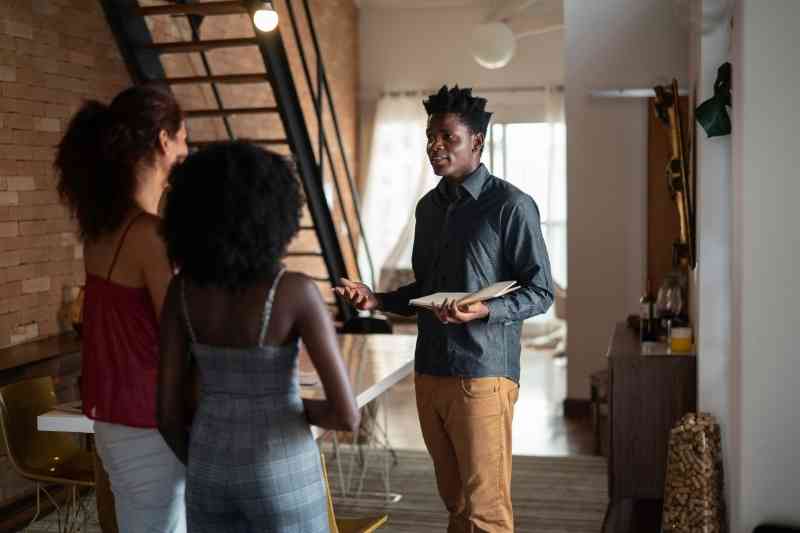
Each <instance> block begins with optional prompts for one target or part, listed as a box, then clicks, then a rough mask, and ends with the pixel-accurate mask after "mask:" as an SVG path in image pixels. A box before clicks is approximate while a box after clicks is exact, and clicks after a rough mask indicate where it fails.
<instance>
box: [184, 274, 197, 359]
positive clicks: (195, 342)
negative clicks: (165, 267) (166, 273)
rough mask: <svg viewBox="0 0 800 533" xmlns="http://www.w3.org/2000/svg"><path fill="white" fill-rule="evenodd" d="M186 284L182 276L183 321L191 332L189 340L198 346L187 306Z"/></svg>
mask: <svg viewBox="0 0 800 533" xmlns="http://www.w3.org/2000/svg"><path fill="white" fill-rule="evenodd" d="M185 286H186V283H185V281H184V278H183V276H181V305H182V307H183V319H184V320H185V321H186V329H187V330H188V331H189V338H190V339H191V340H192V343H193V344H197V337H196V336H195V334H194V328H193V327H192V321H191V320H189V306H188V305H187V304H186V289H185Z"/></svg>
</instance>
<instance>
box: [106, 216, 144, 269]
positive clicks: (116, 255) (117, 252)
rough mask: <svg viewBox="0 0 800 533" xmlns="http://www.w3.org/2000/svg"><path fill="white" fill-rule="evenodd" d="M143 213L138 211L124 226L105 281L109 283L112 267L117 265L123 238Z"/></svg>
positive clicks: (123, 242)
mask: <svg viewBox="0 0 800 533" xmlns="http://www.w3.org/2000/svg"><path fill="white" fill-rule="evenodd" d="M144 213H145V212H144V211H140V212H139V214H138V215H136V216H135V217H133V218H132V219H131V220H130V222H128V225H127V226H125V231H123V232H122V237H120V239H119V243H117V249H116V250H114V258H113V259H112V260H111V266H110V267H108V274H107V275H106V280H108V281H111V274H112V273H113V272H114V267H115V266H116V264H117V258H118V257H119V252H120V250H122V245H123V244H125V237H127V236H128V231H130V229H131V226H133V223H134V222H136V221H137V220H138V219H139V217H141V216H142V215H144Z"/></svg>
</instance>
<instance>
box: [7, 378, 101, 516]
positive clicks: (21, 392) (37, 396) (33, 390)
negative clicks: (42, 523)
mask: <svg viewBox="0 0 800 533" xmlns="http://www.w3.org/2000/svg"><path fill="white" fill-rule="evenodd" d="M55 404H56V395H55V392H54V390H53V381H52V379H51V378H50V377H43V378H37V379H31V380H27V381H21V382H18V383H14V384H12V385H6V386H4V387H0V432H2V435H3V442H4V443H5V448H6V453H7V454H8V459H9V462H10V463H11V466H12V468H13V469H14V470H15V471H16V472H17V473H18V474H19V475H20V476H22V477H24V478H26V479H29V480H31V481H34V482H35V483H36V514H35V515H34V517H33V520H32V521H31V523H33V522H35V521H36V520H37V519H38V518H39V514H40V512H41V493H42V492H44V494H45V495H46V496H47V498H48V499H49V500H50V502H51V503H52V504H53V505H54V506H55V508H56V512H57V513H58V527H59V530H60V531H76V530H78V529H80V525H79V524H78V520H79V514H83V520H84V522H83V523H84V524H85V523H86V521H87V520H88V514H87V511H86V509H85V508H84V507H82V505H81V503H80V499H79V497H78V496H79V495H78V487H94V469H93V457H92V454H91V453H90V452H87V451H85V450H82V449H81V447H80V446H79V445H78V443H77V442H76V441H75V440H74V439H72V438H71V437H70V436H69V435H66V434H64V433H55V432H44V431H38V429H37V423H36V417H38V416H39V415H40V414H43V413H45V412H47V411H50V410H51V409H52V408H53V407H54V406H55ZM52 484H57V485H63V486H65V487H66V488H68V489H69V490H70V492H69V494H68V500H67V504H66V505H65V506H63V508H62V507H61V506H59V505H58V503H57V502H56V501H55V499H54V498H53V496H52V495H51V494H50V493H49V492H48V490H47V485H52ZM81 511H82V513H81Z"/></svg>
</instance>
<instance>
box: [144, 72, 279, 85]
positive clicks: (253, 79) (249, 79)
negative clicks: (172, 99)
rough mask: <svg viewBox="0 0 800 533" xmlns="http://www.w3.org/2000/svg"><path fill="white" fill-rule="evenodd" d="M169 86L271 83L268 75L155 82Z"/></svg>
mask: <svg viewBox="0 0 800 533" xmlns="http://www.w3.org/2000/svg"><path fill="white" fill-rule="evenodd" d="M154 81H158V82H161V83H166V84H169V85H187V84H192V83H229V84H233V83H266V82H267V81H269V79H268V78H267V74H266V73H261V74H222V75H219V76H182V77H179V78H165V79H163V80H154Z"/></svg>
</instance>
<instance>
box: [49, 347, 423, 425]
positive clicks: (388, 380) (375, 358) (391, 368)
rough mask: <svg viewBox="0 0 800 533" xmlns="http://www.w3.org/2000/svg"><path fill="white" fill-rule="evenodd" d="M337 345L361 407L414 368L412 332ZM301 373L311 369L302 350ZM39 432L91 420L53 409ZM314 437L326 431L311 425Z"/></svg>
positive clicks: (305, 391)
mask: <svg viewBox="0 0 800 533" xmlns="http://www.w3.org/2000/svg"><path fill="white" fill-rule="evenodd" d="M338 337H339V348H340V350H341V352H342V357H343V359H344V363H345V366H346V368H347V371H348V373H349V375H350V383H351V384H352V386H353V392H354V393H355V396H356V404H357V405H358V407H359V408H360V407H364V406H365V405H367V404H368V403H370V402H372V401H373V400H375V399H376V398H378V397H379V396H381V395H382V394H384V393H386V392H387V391H388V390H389V389H390V388H391V387H392V386H394V385H396V384H397V383H398V382H399V381H401V380H402V379H404V378H405V377H407V376H408V375H409V374H411V372H412V371H413V368H414V347H415V346H416V336H415V335H339V336H338ZM300 370H301V372H304V373H305V372H309V371H313V366H312V364H311V360H310V359H309V357H308V354H306V353H304V352H302V351H301V354H300ZM300 395H301V396H302V397H303V398H324V397H325V394H324V392H323V391H322V387H321V385H319V384H317V385H314V386H304V387H301V393H300ZM37 426H38V429H39V431H63V432H67V433H94V421H93V420H91V419H89V418H87V417H86V416H85V415H83V414H82V413H78V412H67V411H62V410H52V411H48V412H47V413H44V414H42V415H39V417H38V419H37ZM312 431H313V433H314V437H315V438H319V437H320V436H321V435H322V434H323V433H324V432H325V431H324V430H323V429H322V428H318V427H312Z"/></svg>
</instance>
